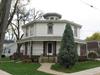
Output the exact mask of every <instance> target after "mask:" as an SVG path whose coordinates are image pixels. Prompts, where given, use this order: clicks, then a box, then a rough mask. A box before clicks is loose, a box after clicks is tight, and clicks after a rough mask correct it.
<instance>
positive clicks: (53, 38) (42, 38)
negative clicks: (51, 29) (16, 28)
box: [17, 36, 86, 44]
mask: <svg viewBox="0 0 100 75" xmlns="http://www.w3.org/2000/svg"><path fill="white" fill-rule="evenodd" d="M61 38H62V37H61V36H34V37H28V38H23V39H21V40H18V41H17V43H24V42H30V41H61ZM75 43H81V44H85V43H86V42H85V41H84V40H81V39H75Z"/></svg>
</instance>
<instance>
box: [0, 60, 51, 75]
mask: <svg viewBox="0 0 100 75" xmlns="http://www.w3.org/2000/svg"><path fill="white" fill-rule="evenodd" d="M39 67H40V64H32V63H14V62H12V63H11V62H9V63H8V62H5V63H0V69H2V70H4V71H6V72H8V73H11V74H12V75H50V74H47V73H44V72H40V71H37V68H39Z"/></svg>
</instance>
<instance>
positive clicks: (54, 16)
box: [43, 13, 61, 20]
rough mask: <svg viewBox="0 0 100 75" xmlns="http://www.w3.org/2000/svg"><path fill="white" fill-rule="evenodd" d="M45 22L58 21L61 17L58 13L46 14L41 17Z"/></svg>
mask: <svg viewBox="0 0 100 75" xmlns="http://www.w3.org/2000/svg"><path fill="white" fill-rule="evenodd" d="M43 17H44V19H46V20H59V19H61V15H60V14H58V13H46V14H44V15H43Z"/></svg>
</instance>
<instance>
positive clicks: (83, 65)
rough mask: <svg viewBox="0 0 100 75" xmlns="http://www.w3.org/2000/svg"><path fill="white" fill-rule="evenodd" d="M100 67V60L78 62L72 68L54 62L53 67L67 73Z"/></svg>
mask: <svg viewBox="0 0 100 75" xmlns="http://www.w3.org/2000/svg"><path fill="white" fill-rule="evenodd" d="M95 67H100V61H85V62H78V63H77V64H76V65H75V66H74V67H72V68H70V69H66V68H64V67H62V66H60V65H59V64H54V65H53V66H52V67H51V69H53V70H56V71H61V72H65V73H73V72H78V71H82V70H86V69H90V68H95Z"/></svg>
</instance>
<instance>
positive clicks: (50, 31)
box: [48, 23, 53, 34]
mask: <svg viewBox="0 0 100 75" xmlns="http://www.w3.org/2000/svg"><path fill="white" fill-rule="evenodd" d="M48 34H53V24H52V23H49V24H48Z"/></svg>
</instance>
